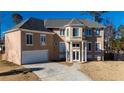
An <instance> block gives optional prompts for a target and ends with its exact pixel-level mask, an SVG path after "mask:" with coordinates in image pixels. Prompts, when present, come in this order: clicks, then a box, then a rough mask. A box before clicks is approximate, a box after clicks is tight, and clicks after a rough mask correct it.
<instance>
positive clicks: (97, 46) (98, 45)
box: [96, 43, 101, 51]
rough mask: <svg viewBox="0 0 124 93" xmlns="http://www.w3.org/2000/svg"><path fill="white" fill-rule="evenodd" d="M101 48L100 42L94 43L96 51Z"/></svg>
mask: <svg viewBox="0 0 124 93" xmlns="http://www.w3.org/2000/svg"><path fill="white" fill-rule="evenodd" d="M100 49H101V48H100V43H96V51H99V50H100Z"/></svg>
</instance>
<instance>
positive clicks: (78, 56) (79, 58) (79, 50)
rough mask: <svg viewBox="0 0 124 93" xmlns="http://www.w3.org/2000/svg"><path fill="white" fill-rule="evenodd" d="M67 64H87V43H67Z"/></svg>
mask: <svg viewBox="0 0 124 93" xmlns="http://www.w3.org/2000/svg"><path fill="white" fill-rule="evenodd" d="M66 62H70V63H71V62H82V63H83V62H87V41H86V40H83V41H81V42H77V41H76V42H75V41H70V42H66Z"/></svg>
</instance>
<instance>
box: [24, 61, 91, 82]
mask: <svg viewBox="0 0 124 93" xmlns="http://www.w3.org/2000/svg"><path fill="white" fill-rule="evenodd" d="M79 65H80V64H78V63H75V64H73V65H72V66H66V65H62V64H59V63H55V62H51V63H40V64H29V65H23V66H24V67H26V68H34V69H39V70H34V71H33V72H34V73H35V74H36V75H37V76H38V77H39V78H40V79H41V80H43V81H90V80H91V79H90V78H89V77H88V76H87V75H85V74H84V73H82V72H80V71H79V69H80V66H79Z"/></svg>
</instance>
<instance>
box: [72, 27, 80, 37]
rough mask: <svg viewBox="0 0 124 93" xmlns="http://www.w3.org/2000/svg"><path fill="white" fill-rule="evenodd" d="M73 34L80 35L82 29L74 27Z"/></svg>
mask: <svg viewBox="0 0 124 93" xmlns="http://www.w3.org/2000/svg"><path fill="white" fill-rule="evenodd" d="M73 36H74V37H79V36H80V29H79V28H73Z"/></svg>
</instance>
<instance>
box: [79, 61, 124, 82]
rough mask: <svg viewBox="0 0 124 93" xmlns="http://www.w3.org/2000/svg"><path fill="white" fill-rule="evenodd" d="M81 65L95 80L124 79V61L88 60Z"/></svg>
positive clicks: (83, 70)
mask: <svg viewBox="0 0 124 93" xmlns="http://www.w3.org/2000/svg"><path fill="white" fill-rule="evenodd" d="M80 66H81V71H82V72H83V73H85V74H87V75H88V76H89V77H91V78H92V79H93V80H103V81H106V80H107V81H108V80H109V81H115V80H118V81H121V80H124V61H105V62H88V63H84V64H81V65H80Z"/></svg>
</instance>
